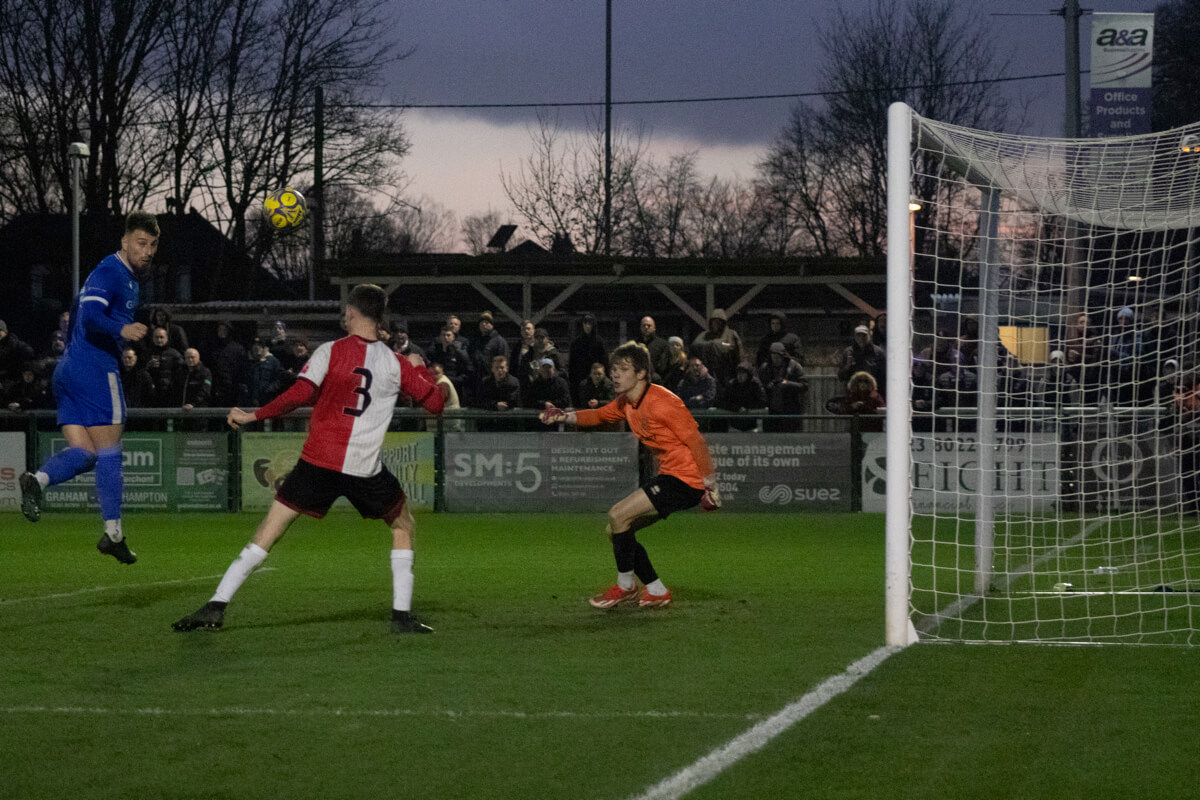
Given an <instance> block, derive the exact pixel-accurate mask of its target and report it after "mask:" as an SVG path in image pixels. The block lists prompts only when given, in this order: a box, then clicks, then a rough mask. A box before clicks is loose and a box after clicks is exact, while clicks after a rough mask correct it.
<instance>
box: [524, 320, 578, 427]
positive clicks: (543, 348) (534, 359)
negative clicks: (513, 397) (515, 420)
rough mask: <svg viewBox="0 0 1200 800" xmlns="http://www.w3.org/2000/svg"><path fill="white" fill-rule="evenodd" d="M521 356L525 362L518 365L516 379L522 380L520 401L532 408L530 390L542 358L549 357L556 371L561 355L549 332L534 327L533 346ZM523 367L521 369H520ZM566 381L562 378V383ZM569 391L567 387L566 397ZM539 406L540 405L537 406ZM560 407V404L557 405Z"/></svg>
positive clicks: (568, 401)
mask: <svg viewBox="0 0 1200 800" xmlns="http://www.w3.org/2000/svg"><path fill="white" fill-rule="evenodd" d="M523 358H524V359H525V363H524V364H521V365H519V368H518V374H517V380H518V381H523V385H522V394H521V401H522V403H523V404H524V405H525V407H526V408H534V407H535V406H534V400H533V396H532V395H531V394H530V391H531V389H532V387H533V382H534V381H535V380H536V379H537V378H538V375H539V369H540V367H541V364H542V360H543V359H547V358H548V359H550V361H551V362H553V364H554V371H555V373H558V371H559V370H560V369H562V365H563V361H562V355H561V354H560V353H559V352H558V349H557V348H556V347H555V346H554V340H553V339H551V338H550V334H549V333H548V332H547V331H546V329H545V328H535V329H534V331H533V347H532V348H531V349H530V350H529V352H528V353H526V354H525V355H524V356H523ZM522 368H523V369H522ZM565 382H566V381H565V380H564V383H565ZM570 396H571V391H570V389H569V388H568V389H567V397H568V398H570ZM570 403H571V401H570V399H568V400H567V405H570ZM537 407H538V408H540V407H541V406H537ZM559 407H560V408H561V407H562V406H559Z"/></svg>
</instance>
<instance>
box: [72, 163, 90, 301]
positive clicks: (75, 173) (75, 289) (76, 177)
mask: <svg viewBox="0 0 1200 800" xmlns="http://www.w3.org/2000/svg"><path fill="white" fill-rule="evenodd" d="M89 155H91V150H89V149H88V146H87V145H86V144H84V143H83V142H72V143H71V146H70V147H68V148H67V160H68V161H70V162H71V297H74V296H75V295H77V294H79V208H80V206H82V205H83V203H82V202H80V201H81V199H82V198H80V196H79V194H80V188H79V184H80V183H81V182H82V181H81V178H80V174H81V172H82V170H83V166H82V161H83V159H85V158H87V157H88V156H89Z"/></svg>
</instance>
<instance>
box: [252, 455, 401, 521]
mask: <svg viewBox="0 0 1200 800" xmlns="http://www.w3.org/2000/svg"><path fill="white" fill-rule="evenodd" d="M339 497H345V498H346V499H347V500H349V501H350V505H352V506H354V508H355V509H356V510H357V511H358V513H359V514H361V515H362V516H363V518H364V519H381V520H383V521H384V522H386V523H388V524H389V525H390V524H391V523H392V520H394V519H396V517H398V516H400V512H401V511H402V510H403V509H404V503H405V501H406V500H407V499H408V498H407V497H406V496H405V494H404V489H402V488H401V487H400V482H399V481H398V480H396V476H395V475H393V474H392V473H391V472H389V471H388V468H387V467H384V468H383V469H381V470H380V471H379V472H377V473H376V474H374V475H372V476H371V477H369V478H361V477H358V476H357V475H346V474H345V473H342V472H338V471H336V470H332V469H326V468H324V467H318V466H316V465H315V464H310V463H309V462H307V461H305V460H304V459H303V458H302V459H300V460H299V461H297V462H296V466H295V468H294V469H293V470H292V471H291V472H289V473H288V474H287V477H286V478H284V479H283V483H282V484H281V485H280V487H279V491H278V492H277V493H276V495H275V499H276V500H278V501H279V502H281V503H283V504H284V505H285V506H287V507H288V508H290V509H292V510H294V511H299V512H300V513H301V514H307V515H308V516H310V517H316V518H317V519H320V518H321V517H323V516H325V513H326V512H327V511H329V507H330V506H332V505H333V501H334V500H337V499H338V498H339Z"/></svg>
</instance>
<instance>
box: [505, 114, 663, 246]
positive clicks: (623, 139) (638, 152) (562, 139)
mask: <svg viewBox="0 0 1200 800" xmlns="http://www.w3.org/2000/svg"><path fill="white" fill-rule="evenodd" d="M531 136H532V139H533V153H532V154H531V155H530V156H529V157H528V158H526V159H524V160H523V161H522V163H521V167H520V169H519V171H518V172H517V174H515V175H506V174H501V176H500V181H501V185H502V186H503V187H504V192H505V194H506V195H508V199H509V201H511V202H512V204H513V206H514V207H515V208H516V210H517V212H518V213H519V214H520V215H521V216H522V217H523V218H524V219H525V222H526V223H527V224H528V226H529V228H530V230H531V231H532V232H533V234H534V235H535V236H537V237H538V238H539V239H541V240H542V241H543V243H545V244H548V245H552V246H553V245H554V244H555V243H562V242H570V243H571V244H572V246H573V247H574V248H576V249H579V250H581V251H583V252H587V253H599V252H602V251H603V248H604V241H605V238H606V237H605V233H606V224H605V217H604V149H605V148H604V130H603V127H602V126H601V125H600V123H599V121H597V123H596V124H595V125H593V126H592V128H591V129H589V130H588V131H587V132H585V133H567V132H564V130H563V128H562V126H561V124H560V123H559V121H558V120H557V119H553V118H550V117H547V116H545V115H543V114H540V113H539V115H538V124H537V127H536V129H534V130H532V131H531ZM645 148H646V142H645V138H644V136H643V135H642V134H641V133H637V134H630V133H629V132H627V131H618V132H617V133H616V135H615V136H614V141H613V142H612V153H613V160H612V192H611V198H612V204H611V212H610V220H611V224H612V238H613V241H614V242H615V241H618V240H620V239H621V238H622V237H625V236H626V235H627V233H626V231H625V230H624V228H625V227H626V226H627V225H628V224H630V220H631V219H632V218H633V216H634V211H633V208H634V205H635V202H634V201H633V198H632V192H633V191H634V189H635V187H636V186H637V185H638V184H639V182H640V181H639V180H638V179H637V178H635V176H636V175H637V174H638V171H639V170H640V169H641V162H642V158H643V155H644V153H645Z"/></svg>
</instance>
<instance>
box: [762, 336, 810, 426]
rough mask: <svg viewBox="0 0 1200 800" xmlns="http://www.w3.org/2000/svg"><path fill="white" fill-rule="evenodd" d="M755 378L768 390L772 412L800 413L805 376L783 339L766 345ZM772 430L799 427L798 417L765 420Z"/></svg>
mask: <svg viewBox="0 0 1200 800" xmlns="http://www.w3.org/2000/svg"><path fill="white" fill-rule="evenodd" d="M758 379H759V380H760V381H761V382H762V385H763V389H765V390H766V393H767V410H768V411H769V412H770V413H771V414H778V415H789V414H803V413H804V404H805V401H806V400H807V399H808V379H807V378H805V377H804V368H803V367H801V366H800V362H799V361H797V360H796V359H794V358H792V357H791V356H790V355H789V354H788V352H787V348H786V347H785V346H784V344H783V342H775V343H774V344H772V345H771V347H770V348H769V354H768V356H767V361H766V362H765V363H764V364H763V365H762V366H760V367H759V368H758ZM768 421H769V422H770V425H769V426H767V427H769V428H770V429H771V430H775V431H781V430H799V428H800V423H801V420H797V419H776V420H768Z"/></svg>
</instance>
